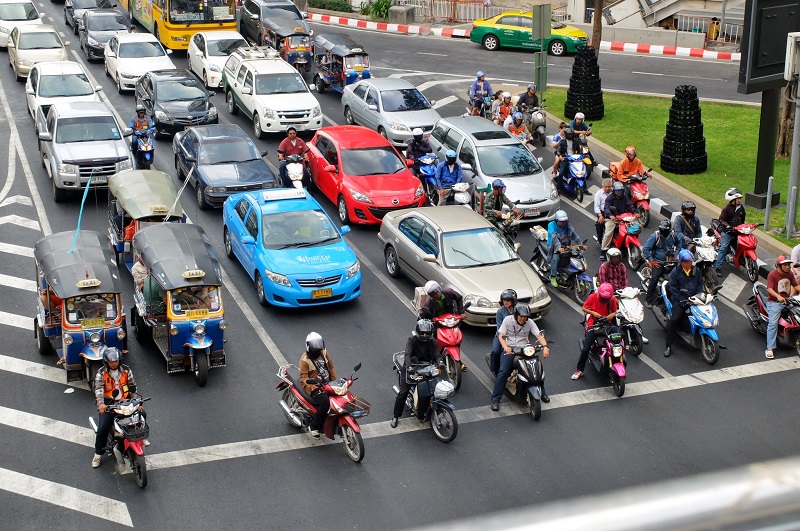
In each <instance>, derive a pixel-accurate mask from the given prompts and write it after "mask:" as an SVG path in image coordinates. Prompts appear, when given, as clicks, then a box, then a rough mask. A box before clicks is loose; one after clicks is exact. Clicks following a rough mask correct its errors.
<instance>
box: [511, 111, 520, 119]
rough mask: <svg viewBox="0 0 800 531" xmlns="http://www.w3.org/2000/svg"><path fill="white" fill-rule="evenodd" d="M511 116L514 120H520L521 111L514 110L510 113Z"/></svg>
mask: <svg viewBox="0 0 800 531" xmlns="http://www.w3.org/2000/svg"><path fill="white" fill-rule="evenodd" d="M511 117H512V118H513V119H514V120H522V113H521V112H515V113H514V114H512V115H511Z"/></svg>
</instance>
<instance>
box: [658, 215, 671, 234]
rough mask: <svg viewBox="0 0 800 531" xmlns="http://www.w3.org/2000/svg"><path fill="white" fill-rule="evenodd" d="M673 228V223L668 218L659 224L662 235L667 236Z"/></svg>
mask: <svg viewBox="0 0 800 531" xmlns="http://www.w3.org/2000/svg"><path fill="white" fill-rule="evenodd" d="M671 230H672V223H670V221H669V220H668V219H665V220H663V221H662V222H661V223H659V224H658V232H660V233H661V235H662V236H666V235H667V234H669V232H670V231H671Z"/></svg>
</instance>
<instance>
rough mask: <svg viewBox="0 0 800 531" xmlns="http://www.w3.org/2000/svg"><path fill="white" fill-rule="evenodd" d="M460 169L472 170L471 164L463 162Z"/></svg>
mask: <svg viewBox="0 0 800 531" xmlns="http://www.w3.org/2000/svg"><path fill="white" fill-rule="evenodd" d="M461 169H462V170H463V171H472V164H469V163H464V164H462V165H461Z"/></svg>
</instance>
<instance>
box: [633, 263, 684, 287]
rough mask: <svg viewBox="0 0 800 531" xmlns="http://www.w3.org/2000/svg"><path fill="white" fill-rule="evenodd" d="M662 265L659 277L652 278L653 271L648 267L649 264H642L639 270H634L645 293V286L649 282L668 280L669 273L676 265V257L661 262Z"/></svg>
mask: <svg viewBox="0 0 800 531" xmlns="http://www.w3.org/2000/svg"><path fill="white" fill-rule="evenodd" d="M663 265H664V267H663V268H662V269H661V276H660V277H659V278H656V279H654V278H653V271H652V270H651V269H650V266H649V265H646V264H645V265H644V267H642V268H641V269H640V270H639V271H637V272H636V274H637V275H639V278H640V279H641V281H642V291H643V292H644V293H647V288H648V286H649V285H650V282H656V283H659V284H660V283H661V282H666V281H667V280H669V274H670V273H671V272H672V270H673V269H675V266H676V265H678V260H677V259H674V258H672V259H669V260H665V261H664V262H663Z"/></svg>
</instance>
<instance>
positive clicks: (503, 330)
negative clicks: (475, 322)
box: [492, 303, 550, 411]
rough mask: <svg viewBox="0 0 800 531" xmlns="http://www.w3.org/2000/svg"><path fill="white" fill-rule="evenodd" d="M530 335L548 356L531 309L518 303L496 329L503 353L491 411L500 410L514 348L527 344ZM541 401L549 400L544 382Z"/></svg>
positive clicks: (512, 367)
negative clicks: (532, 317) (534, 337)
mask: <svg viewBox="0 0 800 531" xmlns="http://www.w3.org/2000/svg"><path fill="white" fill-rule="evenodd" d="M531 335H534V336H536V339H537V340H538V341H539V344H540V345H541V346H542V347H544V351H543V352H542V357H543V358H545V359H547V358H548V357H550V347H548V346H547V340H546V339H545V338H544V335H543V334H542V333H541V332H540V331H539V327H538V326H536V323H535V322H534V321H533V319H531V309H530V308H529V307H528V305H527V304H523V303H518V304H517V305H516V306H515V307H514V313H513V314H512V315H509V316H508V317H506V318H505V319H503V323H502V324H501V325H500V328H499V329H498V330H497V338H498V340H499V341H500V346H501V347H502V349H503V355H502V356H501V357H500V372H499V373H498V374H497V379H496V380H495V381H494V390H493V391H492V411H499V410H500V399H501V398H503V390H504V389H505V387H506V382H508V377H509V376H511V371H513V370H514V348H521V347H524V346H525V345H527V344H529V343H530V336H531ZM542 402H544V403H545V404H547V403H548V402H550V397H549V396H547V392H545V390H544V384H542Z"/></svg>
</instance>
